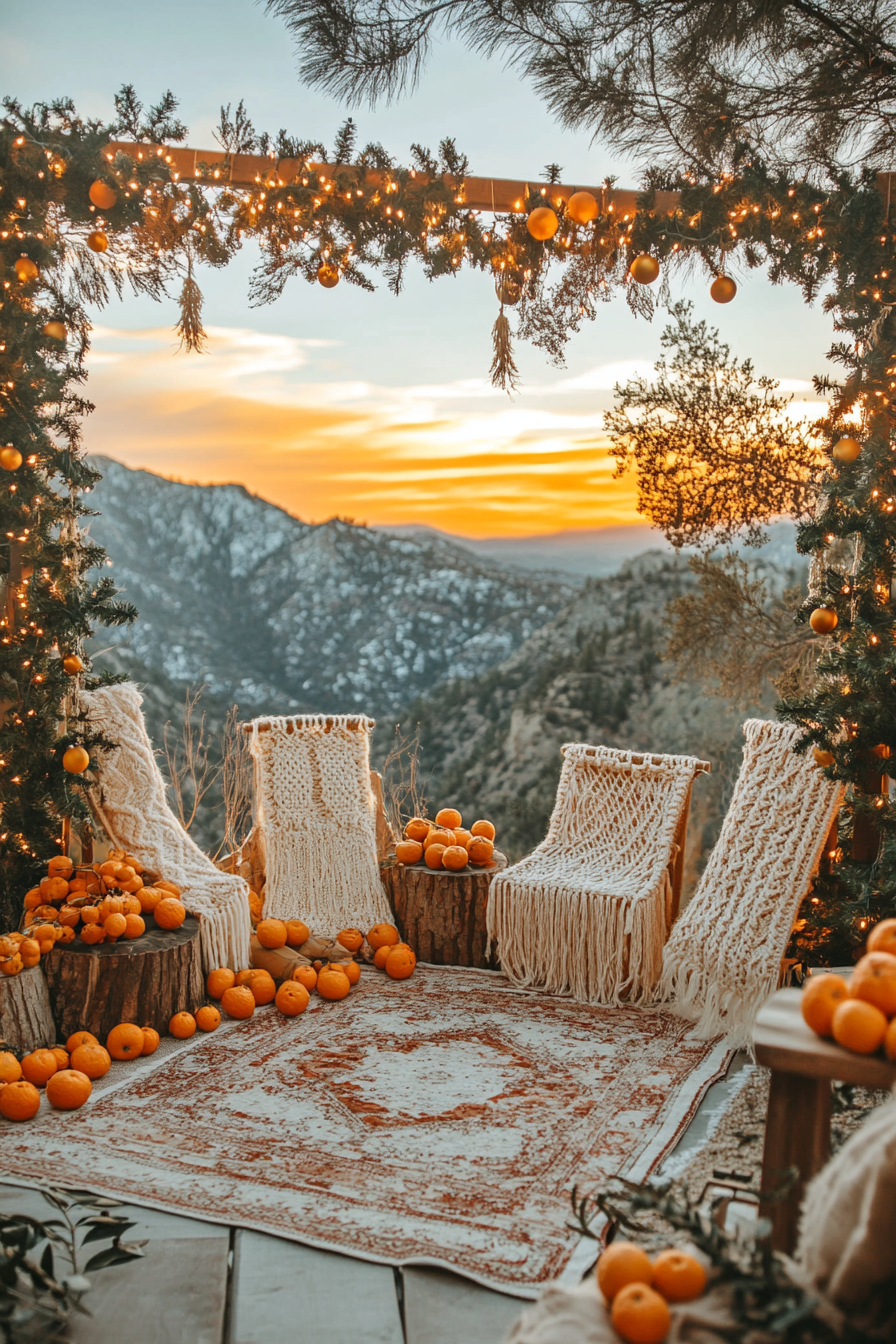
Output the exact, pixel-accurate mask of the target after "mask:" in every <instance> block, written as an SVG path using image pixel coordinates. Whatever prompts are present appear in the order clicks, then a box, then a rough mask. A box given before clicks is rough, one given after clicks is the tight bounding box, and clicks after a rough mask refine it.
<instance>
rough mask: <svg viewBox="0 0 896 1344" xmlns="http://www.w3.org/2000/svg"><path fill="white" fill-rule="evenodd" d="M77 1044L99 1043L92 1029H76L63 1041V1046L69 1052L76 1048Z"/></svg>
mask: <svg viewBox="0 0 896 1344" xmlns="http://www.w3.org/2000/svg"><path fill="white" fill-rule="evenodd" d="M79 1045H99V1041H98V1040H97V1038H96V1037H95V1036H94V1034H93V1032H92V1031H76V1032H73V1033H72V1035H71V1036H69V1038H68V1040H67V1041H66V1043H65V1048H66V1050H67V1051H68V1053H69V1054H72V1052H73V1051H75V1050H77V1048H78V1046H79Z"/></svg>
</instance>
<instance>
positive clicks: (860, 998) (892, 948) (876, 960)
mask: <svg viewBox="0 0 896 1344" xmlns="http://www.w3.org/2000/svg"><path fill="white" fill-rule="evenodd" d="M866 948H867V951H866V954H865V956H863V957H862V958H861V960H860V961H858V962H857V963H856V968H855V970H854V971H853V973H852V975H851V976H850V978H849V980H844V979H843V977H842V976H840V975H833V974H831V973H826V974H824V975H810V977H809V979H808V980H807V981H806V987H805V989H804V990H803V993H802V999H801V1001H800V1008H801V1010H802V1014H803V1020H804V1022H806V1023H807V1024H808V1026H810V1027H811V1028H812V1030H813V1031H814V1032H815V1033H816V1035H818V1036H832V1037H833V1038H834V1040H835V1041H836V1042H837V1044H838V1045H842V1046H844V1047H845V1048H846V1049H847V1050H852V1051H853V1052H854V1053H855V1054H859V1055H873V1054H875V1052H876V1051H878V1050H880V1049H881V1047H883V1050H884V1053H885V1054H886V1056H887V1058H888V1059H892V1060H896V919H885V920H882V921H881V923H880V924H877V925H876V926H875V927H874V928H873V929H872V930H871V932H870V934H869V935H868V941H867V943H866Z"/></svg>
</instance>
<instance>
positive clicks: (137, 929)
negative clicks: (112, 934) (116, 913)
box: [124, 913, 146, 938]
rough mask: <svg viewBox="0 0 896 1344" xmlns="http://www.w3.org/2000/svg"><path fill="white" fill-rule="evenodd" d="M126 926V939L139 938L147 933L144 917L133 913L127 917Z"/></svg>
mask: <svg viewBox="0 0 896 1344" xmlns="http://www.w3.org/2000/svg"><path fill="white" fill-rule="evenodd" d="M124 925H125V928H124V937H125V938H139V937H140V935H141V934H142V933H145V932H146V921H145V920H144V919H143V917H142V915H135V914H133V913H132V914H127V915H125V917H124Z"/></svg>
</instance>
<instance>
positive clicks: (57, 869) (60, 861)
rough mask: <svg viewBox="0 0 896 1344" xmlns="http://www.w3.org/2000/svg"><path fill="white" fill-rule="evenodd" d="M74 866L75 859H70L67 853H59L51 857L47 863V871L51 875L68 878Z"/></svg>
mask: <svg viewBox="0 0 896 1344" xmlns="http://www.w3.org/2000/svg"><path fill="white" fill-rule="evenodd" d="M74 866H75V865H74V862H73V860H72V859H70V858H69V857H68V855H67V854H57V855H56V856H55V857H54V858H52V859H50V861H49V863H48V864H47V872H48V873H49V875H50V877H65V878H67V877H68V875H69V873H70V872H71V871H72V869H73V868H74Z"/></svg>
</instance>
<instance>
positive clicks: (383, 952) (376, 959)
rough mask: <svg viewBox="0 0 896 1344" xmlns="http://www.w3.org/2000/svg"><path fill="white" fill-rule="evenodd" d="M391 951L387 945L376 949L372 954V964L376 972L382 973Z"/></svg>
mask: <svg viewBox="0 0 896 1344" xmlns="http://www.w3.org/2000/svg"><path fill="white" fill-rule="evenodd" d="M391 951H392V948H391V946H390V945H389V944H388V943H387V944H386V945H385V946H384V947H378V948H377V950H376V951H375V952H374V954H373V964H374V966H375V967H376V968H377V970H378V971H384V970H385V969H386V958H387V957H388V955H389V953H390V952H391Z"/></svg>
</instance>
